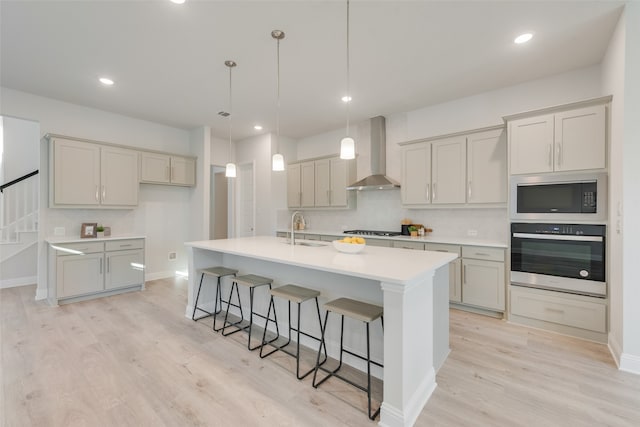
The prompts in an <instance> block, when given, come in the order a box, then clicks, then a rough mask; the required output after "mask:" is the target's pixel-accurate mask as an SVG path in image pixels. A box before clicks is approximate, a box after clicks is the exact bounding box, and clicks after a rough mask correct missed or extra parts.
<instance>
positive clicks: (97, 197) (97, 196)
mask: <svg viewBox="0 0 640 427" xmlns="http://www.w3.org/2000/svg"><path fill="white" fill-rule="evenodd" d="M99 197H100V196H99V193H98V186H97V185H96V202H99V201H100V199H99Z"/></svg>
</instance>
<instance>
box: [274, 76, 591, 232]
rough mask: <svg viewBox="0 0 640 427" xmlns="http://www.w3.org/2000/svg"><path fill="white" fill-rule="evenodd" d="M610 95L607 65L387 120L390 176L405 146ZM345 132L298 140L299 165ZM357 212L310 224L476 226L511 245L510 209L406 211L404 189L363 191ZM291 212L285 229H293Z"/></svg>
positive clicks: (358, 130) (359, 137) (359, 131)
mask: <svg viewBox="0 0 640 427" xmlns="http://www.w3.org/2000/svg"><path fill="white" fill-rule="evenodd" d="M599 96H602V93H601V81H600V67H599V66H593V67H588V68H584V69H579V70H575V71H572V72H569V73H564V74H560V75H557V76H553V77H549V78H545V79H540V80H535V81H531V82H527V83H524V84H520V85H515V86H509V87H505V88H502V89H498V90H495V91H491V92H486V93H481V94H478V95H474V96H470V97H467V98H461V99H458V100H455V101H451V102H447V103H443V104H438V105H433V106H429V107H425V108H422V109H419V110H414V111H409V112H406V113H398V114H393V115H390V116H388V117H386V128H387V132H386V134H387V151H386V152H387V162H386V163H387V175H389V176H390V177H392V178H395V179H396V180H397V181H400V178H401V156H400V146H399V145H398V143H400V142H404V141H412V140H417V139H422V138H428V137H432V136H438V135H443V134H447V133H452V132H458V131H466V130H473V129H477V128H481V127H486V126H492V125H497V124H501V123H503V120H502V117H503V116H504V115H508V114H512V113H517V112H522V111H528V110H534V109H538V108H543V107H548V106H552V105H557V104H563V103H569V102H574V101H579V100H583V99H588V98H595V97H599ZM354 127H355V138H356V152H357V155H358V159H357V168H358V173H357V175H358V178H363V177H364V176H365V175H368V174H369V172H370V166H369V147H368V146H367V144H366V141H364V138H365V136H366V134H367V133H368V131H367V125H366V123H357V124H355V126H352V128H354ZM343 133H344V129H343V128H340V129H337V130H335V131H331V132H326V133H323V134H320V135H314V136H311V137H308V138H303V139H301V140H300V141H299V142H298V160H303V159H306V158H312V157H320V156H326V155H334V154H337V153H338V152H339V141H340V138H342V136H343ZM357 197H358V200H357V209H355V210H343V211H309V212H306V213H305V219H307V220H308V222H309V223H310V228H311V229H314V228H315V229H317V230H326V231H331V230H336V231H339V230H341V229H343V228H347V229H349V228H372V229H388V230H399V229H400V221H401V220H402V219H403V218H410V219H411V220H412V221H414V222H416V223H422V224H424V225H425V226H428V227H431V228H433V229H434V232H433V235H434V236H453V237H464V236H466V235H467V231H468V230H469V229H473V230H477V232H478V237H479V238H483V239H490V240H498V241H502V242H505V243H506V242H507V238H508V231H509V230H508V218H507V209H506V208H493V209H411V210H408V209H402V207H401V206H400V191H398V190H385V191H379V192H376V191H365V192H359V193H358V196H357ZM286 219H287V218H286V216H285V215H279V216H278V227H279V228H287V221H286Z"/></svg>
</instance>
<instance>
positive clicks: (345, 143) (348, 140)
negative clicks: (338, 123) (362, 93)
mask: <svg viewBox="0 0 640 427" xmlns="http://www.w3.org/2000/svg"><path fill="white" fill-rule="evenodd" d="M343 99H346V101H345V104H346V105H347V134H346V136H345V137H344V138H342V139H341V140H340V158H341V159H345V160H349V159H355V158H356V141H355V140H354V139H353V138H352V137H351V136H350V135H349V104H350V103H351V92H350V91H349V0H347V95H346V96H345V97H344V98H343Z"/></svg>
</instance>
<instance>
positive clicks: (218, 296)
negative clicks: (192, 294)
mask: <svg viewBox="0 0 640 427" xmlns="http://www.w3.org/2000/svg"><path fill="white" fill-rule="evenodd" d="M237 272H238V270H235V269H233V268H227V267H209V268H201V269H199V270H198V273H199V274H200V285H198V294H197V295H196V300H195V302H194V303H193V313H192V314H191V319H192V320H194V321H198V320H200V319H204V318H205V317H210V316H213V330H214V331H215V330H216V317H217V315H218V314H219V313H220V311H221V310H222V291H221V288H220V279H221V278H222V277H225V276H235V275H236V273H237ZM204 276H211V277H215V278H216V279H217V284H216V293H215V302H214V306H213V312H210V311H207V310H204V309H202V308H200V307H198V300H199V299H200V291H201V290H202V282H203V281H204ZM197 310H199V311H202V312H203V313H205V315H204V316H200V317H196V311H197Z"/></svg>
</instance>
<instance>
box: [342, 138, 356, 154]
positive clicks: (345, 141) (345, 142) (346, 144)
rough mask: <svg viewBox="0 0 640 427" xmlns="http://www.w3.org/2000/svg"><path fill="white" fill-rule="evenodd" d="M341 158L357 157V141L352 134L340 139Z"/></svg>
mask: <svg viewBox="0 0 640 427" xmlns="http://www.w3.org/2000/svg"><path fill="white" fill-rule="evenodd" d="M340 158H341V159H345V160H350V159H355V158H356V141H355V140H354V139H353V138H351V137H350V136H345V137H344V138H342V139H341V140H340Z"/></svg>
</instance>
